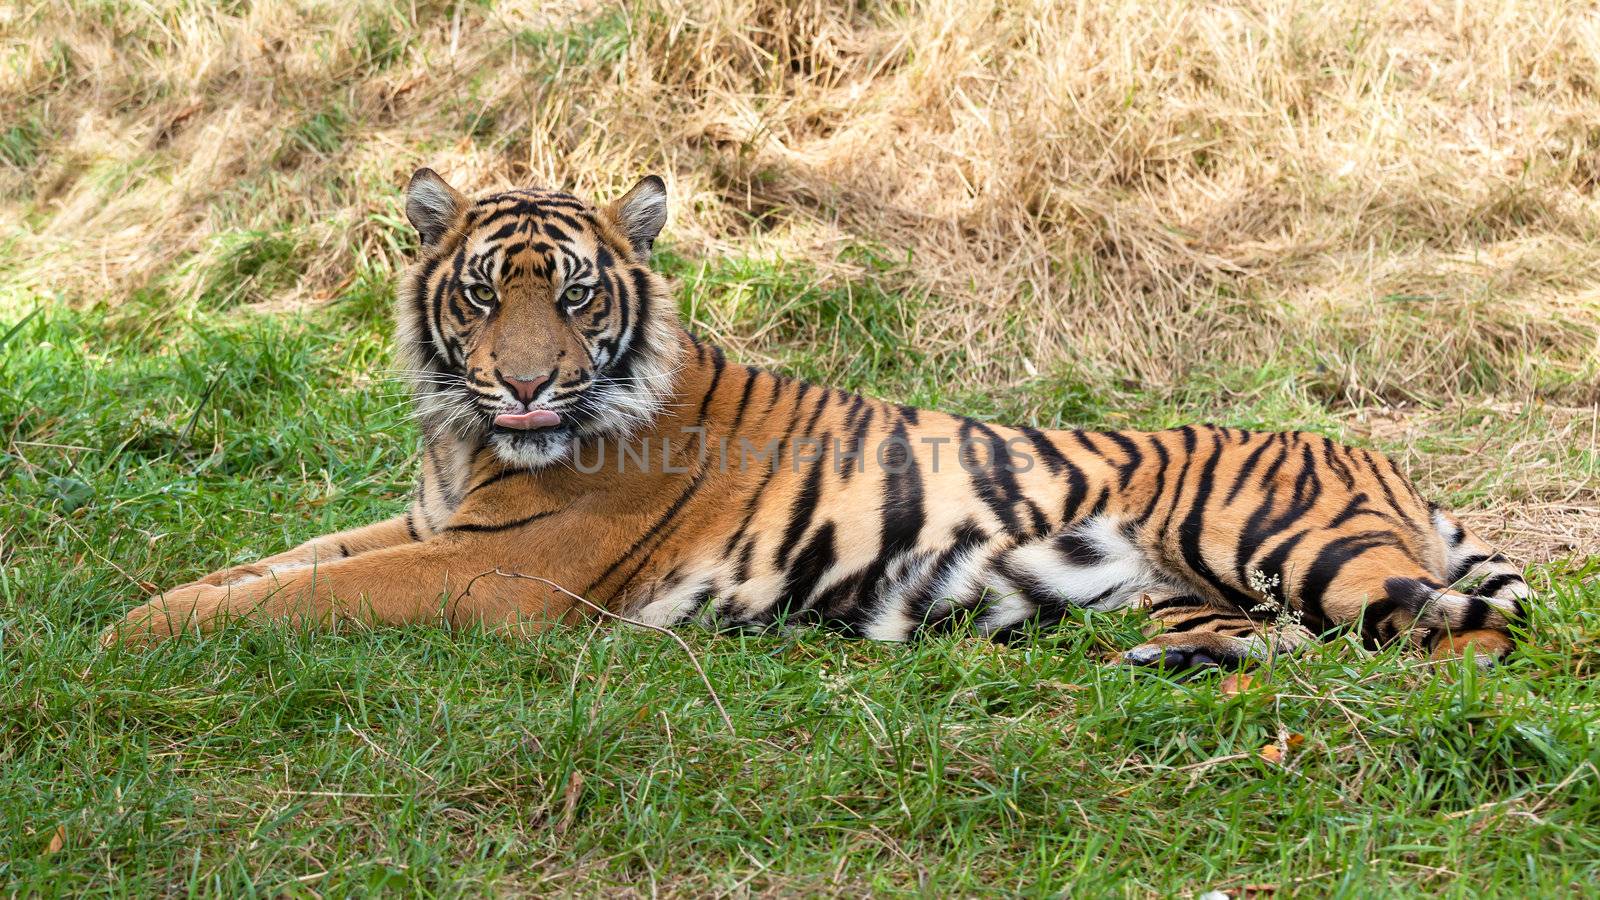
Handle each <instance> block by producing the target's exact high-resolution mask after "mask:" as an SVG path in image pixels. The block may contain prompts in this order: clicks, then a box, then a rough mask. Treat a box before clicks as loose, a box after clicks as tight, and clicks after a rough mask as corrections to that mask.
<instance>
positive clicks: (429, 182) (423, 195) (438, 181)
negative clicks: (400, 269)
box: [406, 169, 467, 247]
mask: <svg viewBox="0 0 1600 900" xmlns="http://www.w3.org/2000/svg"><path fill="white" fill-rule="evenodd" d="M466 208H467V198H466V197H463V196H462V195H461V192H460V191H458V190H456V189H455V188H453V187H451V186H450V185H448V184H446V183H445V180H444V179H443V178H440V177H439V173H438V172H435V171H434V170H432V169H418V170H417V171H416V172H414V173H412V175H411V183H410V184H407V185H406V218H407V219H410V220H411V226H412V227H413V228H415V229H417V234H418V235H420V236H421V237H422V246H424V247H432V246H433V245H434V244H437V243H439V241H440V239H441V238H443V237H444V236H445V233H446V232H448V231H449V230H450V226H452V225H454V224H455V223H456V217H457V216H459V215H460V214H461V211H462V210H463V209H466Z"/></svg>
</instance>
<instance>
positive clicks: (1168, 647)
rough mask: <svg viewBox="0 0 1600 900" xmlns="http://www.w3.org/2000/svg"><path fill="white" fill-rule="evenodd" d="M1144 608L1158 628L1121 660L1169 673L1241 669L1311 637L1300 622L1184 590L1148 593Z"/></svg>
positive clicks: (1305, 641) (1119, 659)
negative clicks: (1278, 620)
mask: <svg viewBox="0 0 1600 900" xmlns="http://www.w3.org/2000/svg"><path fill="white" fill-rule="evenodd" d="M1144 605H1145V608H1146V609H1148V610H1149V611H1150V619H1151V621H1152V622H1154V623H1156V626H1157V627H1158V628H1162V629H1164V630H1160V631H1158V632H1157V633H1154V634H1151V635H1149V639H1148V640H1146V641H1145V642H1144V643H1142V644H1140V645H1138V646H1137V647H1133V648H1130V649H1128V650H1126V651H1124V652H1122V653H1121V654H1119V655H1118V656H1117V661H1118V662H1121V663H1126V664H1129V665H1136V666H1153V667H1160V668H1163V669H1166V670H1168V671H1174V672H1176V671H1184V670H1188V669H1201V668H1211V667H1220V668H1228V669H1238V668H1243V667H1244V666H1247V665H1249V664H1251V663H1253V662H1262V661H1265V660H1267V659H1268V658H1270V657H1271V656H1272V655H1273V654H1276V653H1292V652H1294V651H1295V650H1297V649H1299V648H1300V647H1303V646H1305V645H1306V644H1307V643H1309V642H1310V641H1311V640H1312V636H1311V632H1309V631H1307V630H1306V629H1305V628H1303V627H1301V626H1300V625H1298V624H1293V623H1285V624H1274V623H1272V622H1270V621H1267V620H1265V619H1263V618H1262V617H1261V615H1260V614H1255V613H1245V612H1243V611H1240V610H1238V609H1234V608H1231V607H1223V606H1220V605H1218V604H1215V603H1211V602H1209V601H1207V600H1205V599H1203V598H1201V597H1199V596H1196V595H1194V594H1187V593H1183V592H1181V591H1169V592H1165V593H1160V594H1155V595H1146V597H1145V604H1144Z"/></svg>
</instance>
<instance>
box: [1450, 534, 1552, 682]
mask: <svg viewBox="0 0 1600 900" xmlns="http://www.w3.org/2000/svg"><path fill="white" fill-rule="evenodd" d="M1433 527H1434V529H1435V530H1437V531H1438V532H1439V537H1440V539H1442V540H1443V541H1444V546H1445V579H1446V581H1447V582H1448V583H1449V586H1450V588H1451V589H1453V590H1455V591H1459V592H1461V593H1462V594H1465V595H1466V596H1468V597H1475V598H1479V599H1481V600H1483V601H1485V602H1487V603H1489V604H1491V605H1493V606H1494V607H1495V608H1497V609H1501V610H1504V611H1505V613H1506V614H1508V615H1509V617H1510V618H1511V619H1513V620H1521V619H1522V618H1523V617H1524V615H1525V614H1526V612H1527V610H1526V606H1525V605H1524V601H1526V600H1528V599H1529V598H1530V597H1532V596H1533V589H1532V588H1531V587H1529V586H1528V582H1527V581H1526V580H1525V579H1524V578H1523V576H1522V570H1521V569H1520V568H1518V567H1517V566H1516V564H1514V563H1512V562H1511V561H1510V560H1508V559H1506V558H1505V557H1504V556H1502V555H1501V554H1500V553H1497V552H1496V551H1495V550H1494V549H1493V548H1492V547H1490V546H1489V545H1488V544H1486V543H1484V542H1483V540H1482V539H1480V538H1479V537H1478V536H1477V535H1475V534H1473V533H1472V532H1471V531H1469V530H1468V529H1467V528H1466V526H1464V525H1462V524H1461V522H1460V521H1459V520H1457V519H1456V518H1455V517H1454V516H1452V515H1451V514H1449V513H1447V512H1445V511H1444V510H1442V509H1439V508H1438V507H1435V508H1434V510H1433ZM1469 647H1470V648H1472V649H1473V651H1474V654H1475V655H1476V656H1477V657H1480V658H1481V657H1483V656H1485V655H1486V654H1487V655H1489V656H1492V657H1493V656H1504V655H1505V654H1507V653H1509V652H1510V651H1511V649H1512V643H1511V637H1510V635H1508V634H1507V633H1506V632H1505V631H1504V630H1503V629H1483V628H1479V629H1473V630H1467V631H1462V632H1459V633H1449V634H1445V635H1442V636H1441V637H1440V638H1439V640H1438V643H1437V644H1435V646H1434V648H1433V655H1434V656H1435V657H1445V656H1462V655H1465V653H1466V650H1467V648H1469Z"/></svg>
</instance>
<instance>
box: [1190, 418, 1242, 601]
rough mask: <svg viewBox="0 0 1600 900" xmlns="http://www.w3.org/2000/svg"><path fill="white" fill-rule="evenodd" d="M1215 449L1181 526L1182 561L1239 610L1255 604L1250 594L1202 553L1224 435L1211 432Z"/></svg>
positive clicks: (1202, 471) (1198, 482)
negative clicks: (1221, 573)
mask: <svg viewBox="0 0 1600 900" xmlns="http://www.w3.org/2000/svg"><path fill="white" fill-rule="evenodd" d="M1211 440H1212V444H1213V450H1212V453H1211V456H1210V457H1209V458H1208V459H1207V460H1206V464H1205V467H1204V468H1203V469H1202V470H1201V472H1200V477H1199V480H1198V481H1197V483H1196V485H1195V493H1194V498H1193V499H1192V500H1190V501H1189V513H1188V515H1186V516H1184V519H1183V524H1182V525H1181V526H1179V528H1178V544H1179V547H1180V548H1181V549H1182V551H1183V560H1184V563H1185V564H1186V565H1188V567H1189V570H1190V571H1191V572H1193V573H1194V574H1195V575H1197V576H1199V577H1200V578H1201V579H1202V580H1204V581H1205V582H1206V583H1207V584H1209V585H1211V588H1212V589H1213V590H1215V591H1216V592H1217V594H1218V595H1219V596H1221V597H1222V599H1224V600H1226V601H1228V602H1229V603H1232V604H1233V605H1234V606H1237V607H1239V608H1240V609H1249V608H1250V607H1251V606H1252V605H1254V601H1253V599H1252V598H1251V597H1250V595H1249V594H1246V593H1245V592H1244V591H1241V590H1239V589H1238V588H1236V587H1234V586H1233V585H1231V584H1228V583H1227V582H1225V581H1223V580H1222V579H1221V578H1219V577H1217V573H1216V572H1215V571H1214V570H1212V568H1211V564H1210V563H1209V562H1207V561H1206V559H1205V557H1204V556H1203V555H1202V554H1201V552H1200V536H1201V533H1202V532H1203V531H1204V526H1205V508H1206V501H1207V500H1208V499H1209V498H1210V497H1211V492H1212V490H1213V489H1214V488H1215V486H1216V485H1215V476H1216V472H1217V461H1218V460H1220V459H1221V458H1222V438H1220V437H1218V436H1216V435H1212V438H1211Z"/></svg>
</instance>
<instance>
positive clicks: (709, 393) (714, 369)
mask: <svg viewBox="0 0 1600 900" xmlns="http://www.w3.org/2000/svg"><path fill="white" fill-rule="evenodd" d="M727 364H728V361H727V359H726V358H724V357H723V355H722V351H721V350H720V349H718V348H717V347H712V348H711V385H710V386H709V387H707V388H706V395H705V396H704V397H701V398H700V412H699V413H698V414H697V415H696V416H695V418H696V419H697V420H698V421H699V422H700V423H702V424H703V423H704V422H705V420H706V409H707V407H709V406H711V398H712V397H714V396H716V393H717V384H718V383H719V382H721V381H722V370H723V368H724V367H725V366H727Z"/></svg>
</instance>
